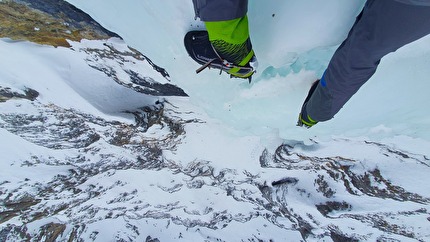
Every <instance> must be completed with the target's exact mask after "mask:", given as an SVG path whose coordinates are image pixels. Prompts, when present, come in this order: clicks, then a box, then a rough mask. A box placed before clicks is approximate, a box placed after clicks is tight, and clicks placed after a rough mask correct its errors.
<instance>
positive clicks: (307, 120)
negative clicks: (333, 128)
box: [297, 80, 320, 128]
mask: <svg viewBox="0 0 430 242" xmlns="http://www.w3.org/2000/svg"><path fill="white" fill-rule="evenodd" d="M319 82H320V80H316V81H315V82H314V83H313V84H312V86H311V89H310V90H309V93H308V96H306V99H305V101H304V102H303V106H302V109H301V111H300V114H299V120H298V121H297V126H300V127H303V126H305V127H306V128H310V127H312V126H314V125H315V124H317V123H318V121H316V120H313V119H312V118H311V117H310V116H309V115H308V114H307V112H306V104H307V103H308V101H309V99H310V98H311V96H312V94H313V93H314V91H315V89H316V88H317V86H318V84H319Z"/></svg>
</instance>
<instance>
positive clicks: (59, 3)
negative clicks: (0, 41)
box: [0, 0, 187, 96]
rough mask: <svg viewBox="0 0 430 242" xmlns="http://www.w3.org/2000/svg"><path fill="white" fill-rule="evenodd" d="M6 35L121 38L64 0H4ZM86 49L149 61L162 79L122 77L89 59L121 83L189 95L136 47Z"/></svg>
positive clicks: (62, 42)
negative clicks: (124, 48)
mask: <svg viewBox="0 0 430 242" xmlns="http://www.w3.org/2000/svg"><path fill="white" fill-rule="evenodd" d="M2 37H3V38H10V39H13V40H28V41H31V42H35V43H38V44H44V45H52V46H55V47H58V46H62V47H71V46H72V45H71V43H70V41H75V42H79V41H81V40H83V39H85V40H105V41H107V39H109V38H120V36H118V35H117V34H115V33H113V32H111V31H109V30H107V29H105V28H103V27H102V26H101V25H100V24H98V23H97V22H96V21H94V19H92V18H91V17H90V16H89V15H88V14H86V13H84V12H82V11H81V10H79V9H77V8H76V7H74V6H73V5H71V4H69V3H68V2H66V1H63V0H34V1H33V0H3V1H0V38H2ZM80 50H81V51H83V50H82V49H80ZM86 52H88V53H90V52H92V53H93V56H97V58H101V59H116V60H117V62H118V63H119V62H122V61H123V60H124V59H127V58H128V59H130V58H133V60H129V61H130V62H136V63H145V65H149V66H150V67H152V68H153V69H154V70H156V71H157V72H159V74H160V76H159V79H154V77H146V76H145V73H139V72H138V71H135V70H133V69H127V70H124V71H125V72H126V73H127V75H128V77H129V78H128V79H130V80H125V79H124V78H122V79H119V78H118V75H117V74H118V73H117V72H116V70H112V68H101V67H100V65H98V64H96V63H94V61H89V65H90V66H92V67H94V68H96V69H97V70H99V71H102V72H104V73H105V74H106V75H108V76H110V77H112V79H113V80H114V81H115V82H117V83H118V84H121V85H123V86H127V87H131V88H133V89H134V90H136V91H137V92H141V93H145V94H148V95H152V96H187V94H186V93H185V92H184V91H183V90H182V89H181V88H179V87H177V86H175V85H172V84H170V83H165V81H166V80H167V81H170V79H169V74H168V73H167V71H166V70H165V69H164V68H162V67H160V66H158V65H156V64H155V63H154V62H152V61H151V60H150V59H149V58H148V57H147V56H145V55H143V54H142V53H140V52H139V51H137V50H136V49H133V48H129V49H128V51H123V50H121V51H120V50H117V49H115V46H112V45H109V49H108V50H100V49H98V50H97V49H88V50H86ZM99 62H102V61H99ZM105 67H106V66H105Z"/></svg>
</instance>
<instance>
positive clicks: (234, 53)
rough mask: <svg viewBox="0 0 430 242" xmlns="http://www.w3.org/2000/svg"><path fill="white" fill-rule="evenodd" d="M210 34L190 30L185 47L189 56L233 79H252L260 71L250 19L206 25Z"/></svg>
mask: <svg viewBox="0 0 430 242" xmlns="http://www.w3.org/2000/svg"><path fill="white" fill-rule="evenodd" d="M205 26H206V29H207V31H190V32H188V33H187V34H186V35H185V38H184V44H185V48H186V49H187V52H188V54H189V55H190V56H191V58H193V59H194V60H195V61H196V62H197V63H199V64H201V65H202V66H201V67H200V68H199V69H197V73H199V72H201V71H202V70H204V69H206V68H207V67H209V68H215V69H219V70H221V72H222V71H224V72H226V73H228V74H230V76H231V77H238V78H245V79H249V80H251V76H252V75H253V74H254V73H255V71H256V68H257V58H256V57H255V54H254V51H253V49H252V44H251V40H250V37H249V29H248V18H247V16H244V17H241V18H237V19H233V20H226V21H214V22H205Z"/></svg>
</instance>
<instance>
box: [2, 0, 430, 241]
mask: <svg viewBox="0 0 430 242" xmlns="http://www.w3.org/2000/svg"><path fill="white" fill-rule="evenodd" d="M97 1H99V0H97ZM97 1H86V0H82V1H81V0H74V1H69V2H71V3H73V4H75V5H76V6H77V7H79V8H82V9H83V10H84V11H87V12H88V13H89V14H90V15H88V14H87V13H85V12H83V11H81V10H80V9H79V8H77V7H74V6H73V5H71V4H69V3H68V2H65V1H52V0H37V1H30V0H28V1H27V0H8V1H5V0H3V1H0V26H1V27H0V37H1V38H0V56H1V58H0V66H2V68H1V69H0V140H1V148H0V204H1V206H0V241H146V242H160V241H161V242H164V241H428V240H429V239H430V194H429V193H428V191H430V178H429V176H428V174H429V172H430V149H429V147H430V137H429V136H428V134H429V133H428V131H427V129H426V127H428V122H429V120H430V118H429V117H430V115H429V114H428V113H425V112H423V111H422V110H424V109H422V108H420V107H421V106H420V105H422V100H424V99H425V98H427V96H425V97H421V94H422V93H420V92H411V93H410V94H404V95H403V96H407V97H409V99H410V100H409V101H405V102H404V103H400V102H399V103H398V104H397V103H394V104H396V105H394V104H393V103H391V104H390V103H388V104H385V105H386V106H384V107H392V109H387V110H388V111H390V110H392V112H391V113H388V114H386V115H382V116H383V117H382V118H379V117H378V116H375V117H374V118H370V117H369V116H366V115H360V114H355V113H358V111H357V110H358V109H355V110H354V107H356V106H355V105H357V104H355V103H354V101H353V103H352V104H351V105H350V106H349V107H348V110H350V111H346V112H345V113H344V114H346V115H344V118H342V117H339V120H340V121H334V124H339V125H334V124H321V125H319V124H318V125H319V126H318V127H315V128H312V129H310V130H304V129H299V128H297V127H294V122H295V119H296V116H295V115H296V112H297V110H296V109H295V108H294V107H293V106H294V105H296V104H297V105H296V106H297V107H299V105H300V102H301V101H302V95H301V94H303V95H305V92H306V90H307V88H308V84H310V83H311V81H312V80H313V79H314V78H315V76H317V75H319V74H320V72H321V71H322V70H323V67H324V65H326V64H327V62H328V60H329V56H330V54H331V53H332V52H333V50H334V49H335V46H332V44H333V43H331V42H336V41H337V38H340V37H339V36H340V35H342V34H339V36H330V37H328V36H323V37H322V39H324V41H326V42H325V43H324V45H323V46H322V47H321V46H318V45H316V44H315V43H314V42H308V43H306V44H304V43H302V44H303V45H302V46H290V47H288V48H290V51H293V50H294V51H297V52H294V53H293V52H289V53H287V52H286V50H282V51H279V53H278V54H279V55H274V54H273V51H272V49H271V48H272V47H273V45H275V46H277V45H278V44H279V43H280V42H282V41H280V40H278V39H276V40H273V41H272V44H273V45H272V46H263V45H261V44H262V42H261V41H262V37H263V36H264V35H260V36H257V37H256V50H257V53H258V51H259V52H260V53H263V54H261V55H260V56H261V64H262V66H263V67H262V68H263V70H261V71H260V72H259V73H258V74H257V76H256V79H255V80H254V82H253V83H252V84H251V85H249V84H248V83H247V82H245V83H240V82H237V80H230V79H228V78H227V77H226V76H218V73H214V72H211V71H207V72H205V73H202V74H201V75H198V76H196V75H195V73H194V69H193V68H194V66H192V64H190V63H192V61H191V60H189V58H188V56H187V55H186V53H185V49H180V48H179V47H178V46H180V45H181V44H182V42H180V41H181V38H180V37H181V36H182V32H181V31H186V30H187V29H189V28H201V26H198V25H199V24H201V23H199V22H198V21H194V22H193V20H192V18H193V16H192V15H191V16H189V14H190V12H192V7H191V1H186V2H185V1H184V2H180V1H178V2H175V3H172V4H171V5H165V3H164V2H162V1H156V0H153V1H152V0H151V1H145V2H142V1H140V0H130V1H128V2H126V3H125V2H120V1H114V0H112V1H106V0H103V1H102V0H100V1H101V2H103V3H105V5H103V9H101V7H100V8H99V7H97V6H101V5H100V4H101V2H100V1H99V2H97ZM326 4H327V5H328V7H327V8H320V9H319V10H320V11H321V12H320V13H319V14H322V15H324V14H325V13H326V12H325V11H328V8H330V7H334V6H335V5H337V6H339V8H343V9H340V10H344V11H340V12H356V11H357V9H359V6H358V5H360V4H358V3H345V2H342V1H341V0H339V1H337V0H331V1H328V2H327V3H326ZM281 5H282V4H281ZM289 7H290V8H293V9H294V7H296V8H298V9H300V10H301V11H303V14H305V13H307V12H308V11H311V12H312V11H314V10H315V9H314V8H318V4H315V6H312V7H308V6H304V5H301V4H300V3H299V2H296V3H294V2H293V1H291V3H290V5H289ZM122 8H124V9H127V10H128V12H122V11H121V10H122ZM282 8H283V5H282V6H278V8H274V5H273V4H267V3H263V2H261V3H260V2H257V1H254V2H253V3H251V4H250V13H251V14H252V13H253V12H254V11H256V9H259V10H260V12H259V13H260V15H258V16H257V17H255V18H254V20H252V19H251V18H250V21H251V23H252V21H255V23H256V25H257V27H261V26H259V25H258V23H257V22H258V21H257V20H258V18H261V19H265V20H266V21H263V22H266V23H270V24H273V25H270V26H268V27H271V28H275V27H276V26H278V25H283V24H284V23H283V21H287V19H284V18H286V17H285V16H284V15H282V14H281V12H279V11H280V9H282ZM161 9H162V11H161ZM337 10H339V9H337ZM99 11H100V12H99ZM134 11H136V12H141V13H142V14H141V15H137V14H136V15H135V14H134ZM285 11H287V10H285ZM289 11H293V10H289ZM101 12H103V13H104V14H105V15H103V14H101ZM287 12H288V11H287ZM115 13H116V14H119V16H121V17H122V18H119V17H118V18H115V17H113V16H114V14H115ZM288 13H291V12H288ZM164 15H167V16H170V17H172V19H174V20H176V21H173V20H172V19H170V18H169V19H168V20H166V19H164V18H163V16H164ZM138 16H141V17H138ZM93 17H94V18H95V19H96V20H97V21H99V22H100V23H102V24H103V26H105V27H102V26H101V25H100V24H99V23H98V22H97V21H96V20H94V19H93ZM160 18H163V19H164V20H160ZM188 19H191V20H188ZM267 19H269V20H267ZM348 19H350V20H352V19H353V18H349V17H348ZM129 20H131V21H133V22H132V23H136V24H138V25H142V23H144V24H143V25H142V29H141V30H139V31H137V30H136V29H133V28H132V27H133V26H131V25H130V24H129V22H127V21H129ZM155 20H160V21H155ZM272 20H273V21H272ZM189 21H190V22H191V24H185V23H188V22H189ZM327 21H328V20H327ZM312 22H313V21H312V19H309V22H307V23H306V25H311V23H312ZM146 23H152V24H153V25H155V27H154V26H151V25H152V24H151V25H150V24H146ZM296 24H297V23H296ZM290 26H293V23H290ZM111 27H112V29H110V28H111ZM257 27H253V28H255V29H257V30H258V31H261V32H260V33H263V32H264V31H266V30H267V29H268V28H266V29H264V30H263V28H261V29H260V28H257ZM296 27H297V28H298V30H297V34H298V35H299V34H300V33H302V34H305V35H307V34H308V33H307V32H306V31H303V29H301V27H300V26H296ZM299 27H300V28H299ZM310 27H312V26H310ZM347 27H348V23H347V21H346V22H345V24H344V25H342V26H340V27H339V26H337V27H336V28H335V29H334V30H333V31H335V30H336V31H339V32H342V31H344V30H345V29H347ZM106 28H109V29H106ZM130 28H131V29H130ZM150 28H153V29H154V30H152V32H151V31H150V30H149V29H150ZM339 29H341V30H339ZM168 30H171V33H170V34H171V35H172V37H171V39H169V38H163V37H165V36H164V35H165V33H164V32H165V31H168ZM130 31H133V32H130ZM258 31H256V32H258ZM336 31H335V32H336ZM114 32H118V33H121V34H120V35H121V36H120V35H118V34H116V33H114ZM254 33H255V32H254ZM123 34H125V36H126V37H123ZM155 34H159V36H158V37H157V35H155ZM275 35H276V36H278V37H279V36H281V37H285V36H282V35H281V34H280V33H275ZM285 35H287V34H285ZM133 36H136V37H135V38H133ZM144 36H147V38H144ZM123 38H124V39H123ZM157 38H159V42H160V43H162V46H163V48H160V47H159V46H158V44H160V43H154V42H153V41H152V40H154V39H155V40H157ZM274 38H275V37H274ZM340 39H341V38H340ZM128 41H130V42H132V43H140V44H141V45H139V46H135V47H134V48H133V47H129V46H128V44H129V42H128ZM169 43H173V44H171V45H169ZM428 43H430V41H429V39H424V40H422V41H421V42H419V43H417V45H413V46H410V47H408V48H406V49H404V50H403V52H400V56H398V57H397V59H396V58H392V59H388V60H387V61H386V62H385V63H386V65H385V66H384V65H383V66H382V67H381V69H382V73H385V74H387V73H388V74H387V75H388V76H390V77H391V79H390V81H391V82H392V83H394V84H399V83H403V82H404V78H403V76H401V75H399V77H398V78H397V79H396V77H395V74H392V75H391V74H390V73H396V72H395V69H399V68H397V67H398V66H397V63H402V67H403V69H406V70H404V71H406V72H407V73H408V71H411V70H414V78H415V79H416V81H417V82H418V84H417V87H411V86H412V85H410V86H407V87H405V86H402V87H400V88H399V89H389V88H390V87H387V85H384V84H386V82H377V80H375V81H374V82H373V83H376V84H374V86H370V87H373V88H374V89H377V88H376V87H380V86H383V87H384V88H387V90H393V91H391V92H394V94H395V93H397V92H400V91H404V92H405V91H407V90H406V89H411V90H412V91H413V90H415V89H413V88H421V89H425V88H423V87H426V85H428V84H425V83H424V84H422V77H423V76H424V77H425V76H428V74H430V73H428V72H429V71H428V69H426V68H422V67H423V66H426V65H427V64H428V57H429V56H430V52H429V51H428V50H427V51H425V50H426V48H427V46H428ZM305 45H309V46H311V47H306V46H305ZM258 47H260V49H258ZM278 47H279V46H278ZM145 48H146V49H147V50H148V53H149V54H147V53H146V52H145V54H142V53H143V52H144V51H143V50H144V49H145ZM286 48H287V47H286ZM307 48H308V49H307ZM309 48H310V49H309ZM423 50H424V51H423ZM271 54H273V55H274V56H273V59H274V60H273V63H268V62H267V61H269V60H270V55H271ZM153 55H154V58H153ZM150 58H151V59H152V60H153V61H152V60H151V59H150ZM402 58H403V59H402ZM426 60H427V62H426ZM278 61H279V62H278ZM275 62H277V63H281V62H282V64H279V65H277V64H275ZM156 63H157V64H156ZM414 68H416V69H414ZM377 75H378V73H377ZM409 75H410V72H409ZM376 78H378V77H376ZM369 89H370V88H368V89H367V90H369ZM364 91H366V89H365V90H364ZM375 92H381V89H379V90H375ZM391 92H388V91H386V94H385V95H380V97H379V98H380V99H381V100H385V99H387V100H390V98H391V96H390V95H391V94H392V93H391ZM300 93H301V94H300ZM281 94H282V95H281ZM394 94H393V95H394ZM363 95H366V94H363ZM367 95H368V94H367ZM408 95H409V96H408ZM281 96H282V97H281ZM399 96H400V95H397V97H399ZM368 99H369V100H371V99H372V98H371V97H369V98H368ZM357 100H362V99H360V96H359V97H358V99H357ZM357 102H359V101H357ZM369 102H370V101H369ZM362 103H364V104H367V101H362ZM411 103H415V104H416V106H415V107H417V109H419V110H420V111H421V112H420V113H419V114H420V115H421V116H420V117H421V118H420V119H417V118H416V117H417V116H418V111H416V110H415V109H410V110H409V111H408V110H407V109H405V108H404V107H408V106H411ZM378 105H384V103H382V104H381V103H375V105H374V107H369V108H368V111H367V113H369V115H372V114H373V115H374V114H375V113H378V112H379V113H380V112H381V109H380V108H379V107H380V106H378ZM382 110H385V109H382ZM396 115H397V116H399V117H401V118H399V119H395V120H393V119H390V118H391V117H395V116H396ZM293 116H294V117H293ZM345 116H346V117H345ZM280 117H282V119H281V120H279V119H280ZM387 117H388V118H387ZM337 120H338V119H337ZM351 120H353V121H354V122H351ZM363 120H370V121H363ZM380 120H382V121H381V122H382V123H380V124H379V123H378V122H379V121H380ZM337 122H338V123H337ZM341 122H344V123H345V124H340V123H341ZM290 123H291V124H290ZM280 124H281V125H280ZM331 125H332V126H331ZM290 126H293V127H290ZM320 127H322V128H320ZM296 130H298V131H296ZM327 134H329V135H327ZM332 134H335V135H332Z"/></svg>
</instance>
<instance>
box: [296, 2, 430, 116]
mask: <svg viewBox="0 0 430 242" xmlns="http://www.w3.org/2000/svg"><path fill="white" fill-rule="evenodd" d="M402 2H407V3H408V4H405V3H402ZM411 2H413V1H412V0H409V1H405V0H402V1H400V0H398V1H393V0H368V1H367V2H366V5H365V7H364V8H363V11H362V12H361V14H360V15H359V16H358V17H357V19H356V22H355V24H354V26H353V27H352V29H351V30H350V32H349V35H348V37H347V38H346V40H345V41H344V42H343V43H342V44H341V45H340V46H339V48H338V49H337V50H336V52H335V54H334V55H333V57H332V59H331V61H330V63H329V66H328V67H327V70H326V71H325V73H324V75H323V77H322V79H321V81H320V83H319V85H318V86H317V88H316V89H315V91H314V93H313V94H312V96H311V97H310V99H309V101H308V102H307V105H306V106H305V107H304V108H306V113H307V114H308V115H309V116H310V117H311V118H312V119H313V120H316V121H326V120H329V119H331V118H333V116H334V115H335V114H336V113H337V112H338V111H339V110H340V109H341V108H342V107H343V105H344V104H345V103H346V102H347V101H348V100H349V99H350V98H351V97H352V95H354V94H355V93H356V92H357V91H358V89H359V88H360V87H361V86H362V85H363V84H364V83H365V82H366V81H367V80H369V79H370V77H371V76H372V75H373V74H374V73H375V71H376V68H377V67H378V65H379V62H380V60H381V58H382V57H384V56H385V55H387V54H388V53H390V52H394V51H396V50H397V49H398V48H400V47H402V46H403V45H405V44H408V43H410V42H412V41H415V40H417V39H419V38H421V37H423V36H425V35H428V34H430V7H429V6H423V4H425V2H426V3H430V1H418V4H411Z"/></svg>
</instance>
